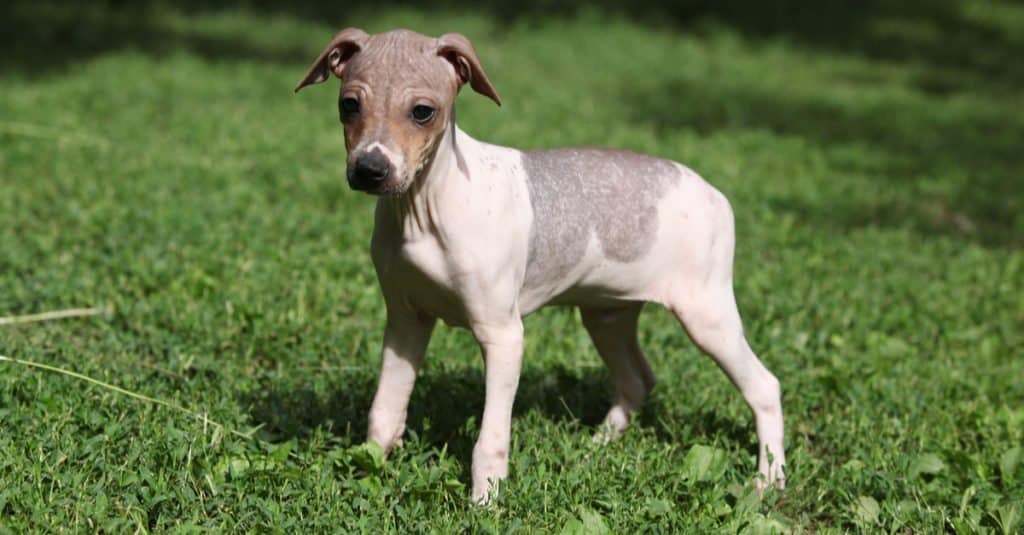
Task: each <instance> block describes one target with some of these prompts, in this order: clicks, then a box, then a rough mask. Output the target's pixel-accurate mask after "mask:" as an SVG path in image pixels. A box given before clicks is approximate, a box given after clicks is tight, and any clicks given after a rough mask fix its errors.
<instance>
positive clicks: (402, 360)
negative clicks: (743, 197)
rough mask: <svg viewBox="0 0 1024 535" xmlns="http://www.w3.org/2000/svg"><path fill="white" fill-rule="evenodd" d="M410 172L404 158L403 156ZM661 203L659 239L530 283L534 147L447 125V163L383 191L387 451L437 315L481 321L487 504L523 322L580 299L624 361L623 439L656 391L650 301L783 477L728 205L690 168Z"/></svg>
mask: <svg viewBox="0 0 1024 535" xmlns="http://www.w3.org/2000/svg"><path fill="white" fill-rule="evenodd" d="M393 164H394V165H395V166H396V167H399V168H401V166H402V165H405V164H404V162H393ZM671 169H672V170H673V171H671V172H675V173H678V177H671V178H672V180H671V181H670V182H671V186H670V187H669V188H668V189H667V190H666V191H665V192H664V194H663V195H661V196H659V200H658V201H657V210H656V213H657V219H658V221H657V224H656V225H655V229H656V232H655V233H654V236H651V237H649V239H652V240H654V241H653V245H652V246H651V247H650V248H649V250H647V251H646V253H645V254H643V255H642V256H640V257H639V258H636V259H634V260H631V261H627V262H623V261H615V260H611V259H609V258H607V255H605V254H604V253H603V252H602V248H601V245H600V244H599V243H598V240H597V239H596V237H593V236H591V240H590V243H588V244H587V246H586V250H585V253H584V254H583V256H582V258H581V260H580V261H579V262H577V263H575V265H574V266H573V268H572V269H569V270H566V271H564V272H559V273H557V274H553V275H551V276H548V277H546V278H544V279H542V280H535V281H532V284H530V285H525V284H524V278H525V274H526V271H527V266H528V262H529V261H530V258H529V254H530V253H529V250H530V239H531V232H543V230H544V229H537V228H534V223H535V214H534V208H533V204H532V203H531V199H530V188H529V185H528V184H529V182H528V181H529V176H528V173H527V171H526V170H525V168H524V165H523V153H522V152H520V151H517V150H513V149H509V148H505V147H499V146H495V145H489V144H486V143H482V142H479V141H476V140H474V139H473V138H471V137H470V136H468V135H466V134H465V133H463V132H462V131H461V130H460V129H458V128H449V129H446V132H445V134H444V137H443V139H442V140H441V142H440V144H439V146H438V148H437V151H436V155H435V157H434V160H433V164H432V166H431V168H430V169H429V173H428V175H427V176H426V177H424V179H422V180H419V181H418V182H417V183H416V184H415V185H413V186H412V188H413V190H412V191H410V192H409V194H407V195H402V196H397V197H394V196H384V197H380V198H379V200H378V204H377V213H376V226H375V230H374V235H373V242H372V253H373V260H374V264H375V266H376V268H377V273H378V277H379V280H380V285H381V288H382V290H383V293H384V298H385V300H386V303H387V309H388V320H387V329H386V333H385V337H384V347H383V362H382V371H381V378H380V385H379V388H378V391H377V395H376V396H375V399H374V402H373V408H372V410H371V413H370V428H369V439H370V440H374V441H376V442H378V443H379V444H381V445H383V446H384V447H385V448H386V449H390V448H391V447H392V446H393V445H394V444H396V443H398V442H399V441H400V439H401V436H402V434H403V432H404V430H405V419H406V407H407V404H408V400H409V394H410V393H411V390H412V387H413V383H414V382H415V376H416V372H417V370H418V367H419V365H420V363H421V361H422V357H423V353H424V351H425V348H426V345H427V342H428V340H429V337H430V332H431V330H432V327H433V324H434V323H435V318H440V319H442V320H443V321H445V322H446V323H448V324H450V325H457V326H463V327H467V328H469V329H470V330H471V331H472V332H473V334H474V336H475V337H476V339H477V340H478V341H479V343H480V345H481V348H482V349H483V352H484V356H485V365H486V388H487V392H486V402H485V408H484V414H483V419H482V421H481V434H480V438H479V441H478V442H477V444H476V447H475V449H474V454H473V496H474V498H476V499H477V500H481V501H486V500H487V498H488V495H489V493H490V492H492V490H493V488H492V486H493V485H494V484H496V483H497V481H498V480H500V479H502V478H504V477H505V476H506V475H507V471H508V454H509V442H510V427H511V414H512V403H513V400H514V398H515V391H516V388H517V385H518V380H519V375H520V367H521V359H522V349H523V326H522V321H521V317H522V316H524V315H526V314H529V313H531V312H533V311H535V310H537V309H538V308H540V307H542V306H544V305H546V304H567V305H576V306H580V307H581V310H582V311H583V319H584V324H585V325H586V326H587V328H588V330H589V331H590V333H591V336H592V337H593V338H594V342H595V345H596V346H597V348H598V351H599V352H600V353H601V356H602V358H603V359H604V360H605V362H606V363H607V365H608V366H609V368H610V369H611V372H612V375H613V379H614V381H615V383H616V389H617V396H616V400H615V402H614V405H613V407H612V409H611V410H610V411H609V413H608V416H607V418H606V421H605V425H604V428H603V433H602V434H601V435H600V436H601V437H603V438H611V437H614V436H616V435H618V434H619V433H621V432H622V431H623V430H624V429H625V428H626V427H627V426H628V423H629V414H630V412H631V411H633V410H635V409H636V408H637V407H638V406H639V404H640V403H641V401H642V399H643V397H644V396H645V395H646V394H647V392H648V391H649V390H650V388H651V387H652V386H653V374H652V373H651V371H650V368H649V367H648V365H647V362H646V359H645V358H644V356H643V354H642V352H641V351H640V349H639V346H638V344H637V342H636V318H637V315H638V314H639V311H640V306H641V305H642V303H643V302H646V301H651V302H655V303H659V304H661V305H664V306H666V307H668V308H669V309H670V310H672V311H673V313H675V314H676V315H677V317H678V318H679V319H680V321H681V322H682V324H683V325H684V327H685V328H686V330H687V331H688V332H689V334H690V336H691V338H693V340H694V341H695V342H696V343H697V344H698V345H699V346H700V347H701V348H702V349H703V350H704V351H705V352H707V353H708V354H710V355H711V356H712V357H713V358H715V360H716V362H717V363H718V364H719V366H720V367H721V368H722V369H723V370H724V371H725V372H726V373H727V374H728V375H729V377H730V378H731V379H732V381H733V382H734V383H735V384H736V385H737V387H738V388H739V389H740V391H741V392H742V393H743V395H744V398H745V399H746V401H747V403H748V405H749V406H750V408H751V410H752V411H753V414H754V416H755V419H756V425H757V436H758V439H759V442H760V446H759V451H760V455H759V471H760V473H761V474H762V476H763V477H762V478H760V480H759V484H760V485H762V486H763V485H764V484H766V483H768V482H775V483H776V484H778V485H779V486H781V485H782V482H783V477H784V476H783V472H782V467H783V465H784V463H785V458H784V454H783V444H782V443H783V424H782V409H781V404H780V394H779V383H778V381H777V380H776V379H775V377H774V376H772V374H771V373H770V372H769V371H768V370H767V369H765V368H764V366H763V365H762V364H761V363H760V361H759V360H758V359H757V357H756V356H755V355H754V353H753V352H752V351H751V350H750V348H749V346H748V345H747V342H746V340H745V339H744V337H743V333H742V326H741V324H740V318H739V314H738V312H737V309H736V304H735V300H734V298H733V292H732V255H733V245H734V232H733V216H732V211H731V208H730V206H729V203H728V201H727V200H726V199H725V197H724V196H722V195H721V194H720V193H719V192H718V191H717V190H715V189H714V188H713V187H711V186H710V185H709V184H708V183H707V182H705V181H704V180H703V179H702V178H700V177H699V176H698V175H697V174H695V173H694V172H692V171H691V170H689V169H688V168H686V167H684V166H682V165H679V164H674V165H673V166H671Z"/></svg>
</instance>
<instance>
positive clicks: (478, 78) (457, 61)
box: [437, 33, 501, 106]
mask: <svg viewBox="0 0 1024 535" xmlns="http://www.w3.org/2000/svg"><path fill="white" fill-rule="evenodd" d="M437 55H439V56H441V57H443V58H445V59H447V60H448V61H450V62H451V63H452V66H454V67H455V74H456V75H458V77H459V85H462V84H465V83H467V82H468V83H469V85H470V87H472V88H473V90H474V91H476V92H477V93H480V94H481V95H484V96H487V97H490V99H491V100H493V101H494V103H495V104H497V105H499V106H501V99H500V98H498V92H497V91H495V90H494V86H492V85H491V81H490V80H488V79H487V73H485V72H484V68H483V66H482V65H480V59H479V58H478V57H477V56H476V50H475V49H474V48H473V43H470V42H469V39H467V38H466V36H464V35H462V34H459V33H446V34H444V35H442V36H441V37H440V38H439V39H438V40H437Z"/></svg>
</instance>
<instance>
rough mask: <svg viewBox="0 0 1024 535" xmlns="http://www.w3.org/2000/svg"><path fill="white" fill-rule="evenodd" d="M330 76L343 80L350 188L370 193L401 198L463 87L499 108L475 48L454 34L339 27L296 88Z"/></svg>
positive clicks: (427, 160) (341, 107)
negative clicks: (374, 31)
mask: <svg viewBox="0 0 1024 535" xmlns="http://www.w3.org/2000/svg"><path fill="white" fill-rule="evenodd" d="M330 73H334V75H335V76H337V77H338V78H341V80H342V84H341V92H340V94H339V96H338V113H339V114H340V117H341V122H342V124H344V125H345V148H346V149H347V150H348V165H347V175H348V183H349V185H350V186H351V187H352V189H356V190H361V191H366V192H368V193H373V194H385V195H397V194H401V193H403V192H405V191H406V190H407V189H408V188H409V186H410V185H411V184H412V183H413V182H414V181H416V180H417V179H418V178H419V177H420V176H421V175H422V174H423V173H424V172H425V171H426V170H427V169H429V167H430V164H431V162H432V161H433V157H434V154H435V152H436V150H437V147H438V144H439V143H440V141H441V139H442V137H443V136H444V133H445V129H447V128H449V127H450V123H451V121H452V120H453V117H454V116H453V114H452V110H453V108H454V106H455V97H456V95H458V92H459V88H461V87H462V85H463V84H466V83H469V84H470V86H471V87H472V88H473V89H474V90H475V91H477V92H478V93H480V94H482V95H486V96H488V97H490V98H491V99H492V100H494V102H495V103H497V104H498V105H499V106H500V105H501V100H500V99H499V98H498V93H497V92H496V91H495V90H494V87H493V86H491V82H490V81H489V80H488V79H487V74H486V73H484V69H483V67H482V66H481V65H480V60H479V59H478V58H477V55H476V51H475V50H474V49H473V44H472V43H470V42H469V39H467V38H466V37H464V36H462V35H460V34H457V33H449V34H445V35H442V36H441V37H439V38H436V39H434V38H431V37H427V36H425V35H420V34H418V33H416V32H412V31H409V30H393V31H390V32H386V33H381V34H377V35H369V34H367V33H366V32H364V31H362V30H360V29H358V28H347V29H344V30H342V31H340V32H338V34H337V35H335V36H334V38H333V39H331V41H330V43H328V44H327V47H326V48H324V51H323V52H322V53H321V54H320V56H319V57H318V58H316V61H314V62H313V66H312V67H311V68H310V69H309V72H308V73H307V74H306V76H305V77H303V79H302V81H301V82H299V85H297V86H296V87H295V91H298V90H300V89H302V88H303V87H305V86H307V85H310V84H318V83H320V82H323V81H325V80H327V79H328V78H329V77H330Z"/></svg>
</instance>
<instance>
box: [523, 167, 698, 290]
mask: <svg viewBox="0 0 1024 535" xmlns="http://www.w3.org/2000/svg"><path fill="white" fill-rule="evenodd" d="M523 168H524V170H525V171H526V175H527V185H528V187H529V190H530V203H531V204H532V205H533V213H534V221H533V227H532V228H531V230H530V251H529V259H528V261H527V266H526V277H525V279H526V280H525V281H524V285H525V286H526V287H532V286H534V285H535V284H536V283H537V282H539V281H545V280H552V279H557V278H558V275H559V274H562V273H565V272H566V271H569V270H570V269H572V268H573V266H575V265H576V264H578V263H579V261H580V259H582V257H583V255H584V253H585V252H586V248H587V243H588V242H589V241H590V240H591V236H593V235H595V234H596V235H597V239H598V242H599V243H600V245H601V250H602V252H603V253H604V256H605V257H606V258H608V259H611V260H614V261H618V262H631V261H634V260H637V259H639V258H641V257H643V256H644V255H645V254H646V253H647V252H648V251H649V250H650V249H651V247H652V246H653V245H654V239H655V237H656V234H657V230H658V209H657V202H658V200H659V199H660V198H661V196H662V194H663V193H664V191H665V188H666V187H667V186H668V185H670V184H672V183H675V182H678V180H679V177H680V173H679V168H678V167H677V166H676V165H675V164H674V163H672V162H670V161H668V160H662V159H659V158H654V157H651V156H645V155H643V154H637V153H635V152H628V151H620V150H610V149H553V150H541V151H530V152H524V153H523Z"/></svg>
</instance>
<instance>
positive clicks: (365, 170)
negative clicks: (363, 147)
mask: <svg viewBox="0 0 1024 535" xmlns="http://www.w3.org/2000/svg"><path fill="white" fill-rule="evenodd" d="M389 176H391V162H389V161H388V159H387V157H385V156H384V155H383V154H381V153H380V151H376V150H375V151H373V152H368V153H366V154H363V155H361V156H359V157H358V158H356V164H355V165H354V166H353V167H352V168H351V169H350V170H349V172H348V185H349V186H350V187H351V188H352V189H354V190H357V191H366V192H370V193H373V192H376V191H378V190H380V188H381V186H383V185H384V182H386V181H387V179H388V177H389Z"/></svg>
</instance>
